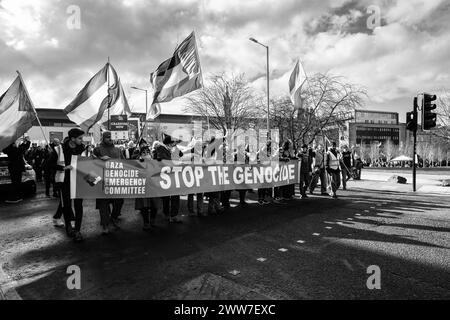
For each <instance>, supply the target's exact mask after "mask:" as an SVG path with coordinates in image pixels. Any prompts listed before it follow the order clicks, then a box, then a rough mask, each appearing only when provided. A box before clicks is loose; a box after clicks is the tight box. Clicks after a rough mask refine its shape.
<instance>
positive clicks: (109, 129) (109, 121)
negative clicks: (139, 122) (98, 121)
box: [106, 57, 111, 131]
mask: <svg viewBox="0 0 450 320" xmlns="http://www.w3.org/2000/svg"><path fill="white" fill-rule="evenodd" d="M106 78H107V79H108V89H107V90H108V131H111V118H110V109H111V96H110V93H109V86H110V82H109V80H110V79H109V57H108V68H107V70H106Z"/></svg>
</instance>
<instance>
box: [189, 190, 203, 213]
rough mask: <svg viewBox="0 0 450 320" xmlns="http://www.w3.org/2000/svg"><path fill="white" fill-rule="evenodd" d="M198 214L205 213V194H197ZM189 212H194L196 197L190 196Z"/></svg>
mask: <svg viewBox="0 0 450 320" xmlns="http://www.w3.org/2000/svg"><path fill="white" fill-rule="evenodd" d="M196 196H197V213H198V214H202V212H203V193H197V195H196ZM188 210H189V212H190V213H193V212H194V195H193V194H190V195H188Z"/></svg>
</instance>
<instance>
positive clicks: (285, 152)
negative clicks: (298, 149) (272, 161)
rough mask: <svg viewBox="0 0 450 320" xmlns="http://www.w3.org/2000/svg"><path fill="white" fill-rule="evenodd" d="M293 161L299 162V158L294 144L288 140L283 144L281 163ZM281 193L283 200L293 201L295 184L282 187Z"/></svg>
mask: <svg viewBox="0 0 450 320" xmlns="http://www.w3.org/2000/svg"><path fill="white" fill-rule="evenodd" d="M291 160H298V158H297V157H296V156H295V151H294V144H293V143H292V141H291V140H289V139H288V140H286V141H285V142H284V143H283V147H282V151H281V153H280V161H282V162H289V161H291ZM280 192H281V196H282V198H283V200H288V201H290V200H293V198H294V196H295V183H293V184H290V185H286V186H283V187H280Z"/></svg>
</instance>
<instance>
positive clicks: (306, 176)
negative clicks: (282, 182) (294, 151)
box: [298, 144, 313, 199]
mask: <svg viewBox="0 0 450 320" xmlns="http://www.w3.org/2000/svg"><path fill="white" fill-rule="evenodd" d="M298 157H299V158H300V160H301V163H300V193H301V195H302V199H306V198H308V196H307V195H306V190H307V189H308V187H309V184H310V180H311V176H312V164H313V159H312V155H311V152H310V151H309V149H308V145H307V144H304V145H303V146H302V150H301V152H300V153H299V154H298Z"/></svg>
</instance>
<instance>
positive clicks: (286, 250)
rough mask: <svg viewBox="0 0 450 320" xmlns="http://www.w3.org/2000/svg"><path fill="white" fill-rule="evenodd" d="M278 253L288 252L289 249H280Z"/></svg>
mask: <svg viewBox="0 0 450 320" xmlns="http://www.w3.org/2000/svg"><path fill="white" fill-rule="evenodd" d="M278 251H280V252H288V249H285V248H281V249H278Z"/></svg>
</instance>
